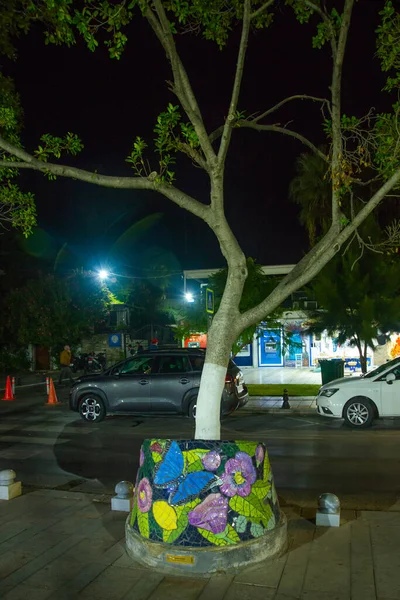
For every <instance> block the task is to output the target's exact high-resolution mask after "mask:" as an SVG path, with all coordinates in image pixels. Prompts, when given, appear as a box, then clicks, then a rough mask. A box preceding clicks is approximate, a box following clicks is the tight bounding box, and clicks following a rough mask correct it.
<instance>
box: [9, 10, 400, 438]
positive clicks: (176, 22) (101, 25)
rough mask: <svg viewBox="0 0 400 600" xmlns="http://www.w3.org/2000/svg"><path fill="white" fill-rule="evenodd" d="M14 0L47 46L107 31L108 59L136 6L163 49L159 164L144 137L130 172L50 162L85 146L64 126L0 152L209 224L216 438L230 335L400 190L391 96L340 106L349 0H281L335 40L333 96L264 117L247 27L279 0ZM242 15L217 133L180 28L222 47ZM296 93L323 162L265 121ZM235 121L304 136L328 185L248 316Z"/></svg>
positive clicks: (12, 164)
mask: <svg viewBox="0 0 400 600" xmlns="http://www.w3.org/2000/svg"><path fill="white" fill-rule="evenodd" d="M10 4H11V6H13V5H18V6H19V8H20V9H22V15H23V16H22V17H21V16H20V12H21V11H19V12H18V19H22V21H23V20H24V19H28V21H29V18H32V19H36V20H41V21H42V22H43V23H44V27H45V35H46V40H47V41H48V42H50V43H67V44H72V43H74V42H75V37H76V35H79V36H82V37H83V38H84V40H85V41H86V43H87V45H88V48H89V49H90V50H94V49H95V48H96V46H97V45H98V43H99V42H98V39H99V35H100V34H101V36H102V37H103V38H104V37H105V38H106V39H105V43H106V45H107V46H108V48H109V52H110V56H111V57H114V58H117V59H118V58H119V57H120V55H121V52H122V51H123V48H124V45H125V44H126V42H127V39H128V35H127V34H129V25H130V22H131V20H132V18H133V14H134V9H136V8H139V9H140V12H141V15H142V16H143V18H144V19H145V20H146V21H147V23H148V24H149V25H150V27H151V29H152V30H153V32H154V34H155V35H156V36H157V38H158V40H159V42H160V44H161V46H162V48H163V49H164V51H165V53H166V56H167V59H168V61H169V63H170V66H171V71H172V80H171V81H170V82H168V87H169V89H170V91H171V92H172V93H173V94H174V95H175V97H176V98H177V100H178V102H179V105H175V104H172V103H170V104H169V105H168V107H167V109H166V110H165V111H164V112H162V113H161V114H160V115H159V116H158V117H157V119H156V124H155V128H154V132H155V139H154V145H155V150H156V154H157V155H158V162H157V164H156V166H153V167H151V168H148V161H147V156H146V150H147V143H146V142H145V141H144V140H143V139H141V138H139V137H137V138H136V139H135V141H134V142H133V149H132V152H131V154H130V155H129V156H128V158H127V161H128V162H129V163H130V164H131V165H132V168H133V172H134V176H132V177H120V176H108V175H101V174H99V173H96V172H89V171H85V170H82V169H78V168H75V167H71V166H68V165H63V164H58V163H56V162H52V160H51V159H52V158H59V157H60V155H61V154H62V153H65V152H66V153H71V154H76V153H77V152H79V150H80V149H81V148H82V143H81V141H80V140H79V139H78V138H77V136H76V135H74V134H72V133H67V135H66V136H65V137H63V138H60V137H53V136H51V135H49V134H45V135H43V136H42V138H41V141H40V145H39V146H38V148H37V149H36V150H34V151H33V152H28V151H27V150H25V149H22V148H21V146H20V145H18V144H17V143H16V142H15V140H12V139H10V137H9V136H8V135H7V134H6V133H7V132H5V133H4V132H3V135H1V136H0V148H2V150H3V152H4V153H5V156H6V157H7V159H3V160H2V161H0V167H3V169H4V170H7V169H10V168H11V169H13V170H19V169H31V170H34V171H38V172H40V173H44V174H45V175H46V176H48V177H49V178H50V179H51V178H54V177H69V178H73V179H76V180H80V181H85V182H88V183H91V184H94V185H101V186H107V187H112V188H117V189H118V188H119V189H142V190H155V191H157V192H158V193H160V194H162V195H164V196H165V197H166V198H168V199H169V200H171V201H172V202H174V203H175V204H177V205H178V206H180V207H182V208H184V209H185V210H188V211H189V212H191V213H192V214H193V215H195V216H197V217H198V218H199V219H201V220H203V221H204V222H205V223H206V224H207V225H208V226H209V227H210V228H211V230H212V231H213V232H214V234H215V236H216V238H217V240H218V242H219V245H220V248H221V252H222V254H223V256H224V258H225V260H226V262H227V269H228V276H227V280H226V285H225V289H224V293H223V296H222V299H221V303H220V306H219V309H218V312H217V313H216V314H215V317H214V320H213V324H212V327H211V329H210V331H209V336H208V348H207V354H206V361H205V365H204V369H203V374H202V379H201V386H200V390H199V396H198V400H197V418H196V434H195V435H196V438H203V439H219V437H220V423H219V416H220V398H221V393H222V390H223V386H224V381H225V373H226V367H227V364H228V360H229V354H230V350H231V347H232V344H233V342H234V341H235V340H236V339H237V338H238V336H239V335H240V334H241V332H242V331H244V330H245V329H246V328H247V327H250V326H251V325H254V324H256V323H257V322H259V321H260V320H261V319H263V318H264V317H265V315H268V314H270V313H271V312H272V311H274V310H275V309H276V308H277V307H278V306H279V305H280V304H281V303H282V302H283V300H284V299H285V298H286V297H288V296H289V295H290V294H291V293H292V292H293V291H295V290H296V289H298V288H299V287H302V286H304V285H306V284H307V283H308V282H310V281H311V280H312V279H313V278H314V277H315V276H316V275H317V274H318V272H319V271H320V270H321V269H322V268H323V267H324V266H325V265H326V264H327V263H328V262H329V261H330V260H331V259H332V258H333V257H334V256H335V254H336V253H337V252H338V251H339V249H340V248H341V246H342V245H343V244H344V243H345V242H346V241H347V240H349V238H351V236H353V235H354V232H355V231H356V230H357V228H358V227H359V226H360V224H361V223H362V222H363V221H364V219H365V218H366V217H367V216H368V215H369V214H370V213H371V212H372V211H373V210H374V209H375V208H376V207H377V206H378V205H379V203H380V202H381V201H382V200H383V199H384V198H385V197H386V196H387V195H388V194H389V193H390V192H391V191H392V190H394V189H396V187H398V186H399V182H400V144H398V141H399V134H398V128H397V121H398V114H399V110H400V103H399V102H396V101H395V104H394V105H393V110H392V111H391V112H389V113H385V114H381V115H376V116H375V117H374V118H371V119H369V120H368V119H367V120H366V119H365V118H364V117H362V116H360V117H356V116H351V117H348V116H346V115H344V114H342V109H341V87H342V69H343V62H344V57H345V50H346V45H347V38H348V35H349V30H350V22H351V18H352V13H353V7H354V0H344V2H343V1H339V0H336V1H333V2H332V3H330V4H331V5H333V6H334V7H333V8H329V9H328V8H327V7H326V5H325V4H324V3H322V2H320V1H319V0H314V1H313V0H286V4H287V5H289V7H290V9H291V10H293V11H294V14H295V16H296V18H297V19H298V21H299V22H300V23H307V22H309V21H310V19H315V20H317V21H318V23H317V32H316V35H315V36H314V38H313V45H314V46H315V47H316V48H322V47H323V46H325V45H327V46H328V47H329V48H330V54H331V57H332V71H331V74H332V76H331V82H330V86H329V96H330V97H328V98H316V97H314V96H310V95H306V94H298V95H294V96H290V97H287V98H284V99H283V100H282V101H281V102H279V103H278V104H276V105H275V106H272V107H271V108H268V109H266V110H265V109H262V112H261V113H260V114H258V115H257V116H254V115H253V116H248V115H247V114H246V112H245V111H243V110H239V107H238V102H239V95H240V90H241V86H242V79H243V73H244V66H245V58H246V50H247V46H248V42H249V33H250V31H251V29H252V28H256V29H264V28H267V27H268V26H270V25H271V22H272V20H273V10H274V9H275V8H277V7H278V6H280V3H279V2H275V0H266V1H263V0H232V2H230V3H229V4H227V3H226V1H225V0H215V1H213V2H209V1H208V0H191V1H189V2H183V3H180V2H175V1H171V0H165V1H162V0H133V1H132V2H131V3H130V4H127V3H126V2H125V1H124V0H123V1H122V2H119V3H116V4H114V3H111V2H108V1H107V0H105V1H102V2H96V0H95V1H94V2H93V0H90V1H89V0H82V2H74V1H71V0H59V1H58V2H57V3H55V2H53V1H51V2H50V0H43V1H42V2H41V3H39V4H38V5H36V4H33V3H32V2H31V1H30V0H13V1H11V0H10ZM379 8H381V9H382V10H381V13H380V14H381V24H380V26H379V28H378V30H377V55H378V57H379V59H380V60H381V64H382V69H383V70H384V71H385V72H387V73H388V79H387V84H386V89H387V91H389V92H393V91H396V90H397V89H398V87H399V85H400V41H399V39H400V36H399V32H400V16H399V13H398V12H397V11H396V10H395V9H394V7H393V4H392V2H391V1H390V0H382V2H380V3H379V6H378V9H379ZM239 22H240V23H241V37H240V43H239V48H238V54H237V62H236V69H235V76H234V82H233V86H232V89H231V92H230V100H229V105H228V106H227V110H226V116H225V118H224V119H223V123H222V125H221V126H220V127H219V128H218V129H217V130H215V131H213V132H211V133H210V132H209V131H208V130H207V127H206V124H205V122H204V119H203V115H202V113H201V110H200V107H199V104H198V101H197V99H196V96H195V93H194V91H193V87H192V85H191V82H190V77H189V75H188V73H187V71H186V69H185V67H184V64H183V59H182V57H181V55H180V53H179V50H178V48H177V45H176V36H177V32H178V30H179V28H180V27H181V26H183V28H186V31H187V30H188V29H189V30H191V31H195V32H196V33H198V32H201V33H202V35H203V36H204V37H205V38H207V39H209V40H213V41H215V42H216V43H217V44H218V45H219V46H220V47H223V46H224V45H225V43H226V41H227V38H228V35H229V32H230V30H231V29H232V28H233V27H234V26H235V25H236V24H237V23H239ZM27 27H29V22H28V23H26V22H23V23H22V25H21V24H20V23H19V21H17V23H16V24H15V29H16V30H17V32H19V31H21V32H22V31H24V30H25V29H26V28H27ZM11 31H12V30H11ZM103 34H104V35H103ZM2 36H5V37H6V41H7V39H8V40H9V34H4V33H2ZM0 41H1V37H0ZM358 50H359V47H358ZM277 52H278V50H277ZM211 93H213V90H211ZM299 99H302V100H309V101H311V102H314V103H316V104H317V105H318V106H319V107H322V108H323V109H324V111H325V118H324V121H323V128H324V132H325V134H326V138H327V143H328V144H329V154H328V158H327V157H326V156H325V155H324V154H323V153H321V151H320V150H318V148H317V147H316V146H315V144H314V143H313V142H312V141H311V140H309V139H307V138H306V137H305V136H303V135H301V134H300V133H298V132H297V131H295V130H292V129H289V128H288V127H286V126H280V125H276V124H270V123H268V122H266V120H267V118H268V117H270V116H271V115H273V114H274V113H275V112H276V111H278V110H279V109H280V108H281V107H282V106H283V105H286V104H288V103H290V102H295V101H296V100H299ZM183 115H185V116H183ZM236 128H239V129H243V128H250V129H254V130H256V131H270V132H275V133H279V134H281V135H286V136H290V137H292V138H295V139H297V140H298V141H300V142H301V143H303V144H305V145H306V146H307V147H308V148H309V149H311V150H312V151H313V152H315V153H316V154H317V155H319V156H320V157H321V158H322V159H323V160H326V161H327V165H328V169H329V176H330V181H331V221H330V228H329V230H328V231H327V233H326V234H325V235H324V236H323V237H322V238H321V240H320V241H319V242H318V243H317V244H316V245H315V246H314V247H313V248H312V249H311V251H310V252H309V253H308V254H307V255H306V256H304V257H303V259H302V260H300V262H299V263H298V264H297V265H296V267H295V268H294V269H293V270H292V271H291V272H290V273H289V274H288V275H287V276H286V277H285V278H284V279H282V281H281V282H280V283H279V284H278V285H277V286H276V287H275V288H274V290H273V291H272V292H271V293H270V294H269V295H268V296H267V297H266V298H264V299H263V300H262V301H261V302H260V303H259V304H258V305H257V306H255V307H253V308H250V309H248V310H246V311H245V312H241V311H240V308H239V306H240V301H241V297H242V292H243V287H244V284H245V281H246V278H247V265H246V257H245V255H244V253H243V251H242V249H241V247H240V246H239V243H238V241H237V239H236V237H235V236H234V234H233V232H232V230H231V228H230V226H229V224H228V222H227V219H226V216H225V212H224V171H225V163H226V157H227V154H228V150H229V146H230V143H231V139H232V134H233V131H234V129H236ZM177 152H181V153H183V154H184V155H186V156H187V157H188V158H189V159H190V160H191V161H192V163H194V165H195V167H197V168H201V169H203V170H204V172H205V173H206V175H207V177H208V179H209V186H210V202H209V203H208V204H205V203H203V202H201V201H199V200H197V199H196V198H194V197H192V196H189V195H188V194H187V193H185V192H184V191H182V190H180V189H179V188H177V187H176V186H175V185H174V184H173V182H174V180H175V172H174V171H173V168H174V167H173V165H174V161H175V154H176V153H177ZM371 168H373V169H374V170H375V172H376V177H377V179H379V181H380V183H381V185H380V187H379V189H378V190H377V191H376V192H375V193H374V194H373V195H372V197H371V198H369V199H368V201H367V202H365V204H364V205H363V206H362V208H361V209H360V210H359V211H358V212H354V213H353V212H350V213H347V214H346V212H344V210H343V207H342V203H341V198H342V196H343V195H344V194H346V193H348V192H349V190H351V189H352V188H353V187H356V186H357V185H359V184H363V183H365V177H366V174H367V173H368V172H369V170H370V169H371ZM13 172H14V171H13Z"/></svg>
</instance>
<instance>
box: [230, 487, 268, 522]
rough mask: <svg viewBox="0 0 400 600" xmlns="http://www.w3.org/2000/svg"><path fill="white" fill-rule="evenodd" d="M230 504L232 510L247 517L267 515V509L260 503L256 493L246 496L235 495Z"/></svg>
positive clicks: (258, 517)
mask: <svg viewBox="0 0 400 600" xmlns="http://www.w3.org/2000/svg"><path fill="white" fill-rule="evenodd" d="M229 506H230V508H231V509H232V510H234V511H236V512H237V513H239V515H243V516H245V517H250V518H252V517H255V518H257V519H262V518H263V517H264V516H265V509H264V507H263V506H262V504H261V503H260V501H259V499H258V498H257V496H256V495H255V494H253V493H252V494H250V495H249V496H246V497H245V498H242V497H241V496H234V497H233V498H231V499H230V500H229Z"/></svg>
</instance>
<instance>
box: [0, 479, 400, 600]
mask: <svg viewBox="0 0 400 600" xmlns="http://www.w3.org/2000/svg"><path fill="white" fill-rule="evenodd" d="M109 508H110V507H109V499H108V498H105V497H96V496H95V495H93V494H82V493H78V492H61V491H56V490H41V491H36V492H32V493H30V494H26V495H24V496H21V497H20V498H17V499H15V500H12V501H9V502H5V501H2V502H0V597H1V598H3V599H4V600H20V599H25V598H27V599H29V600H44V599H51V600H63V599H74V598H82V599H88V600H89V599H93V600H120V599H127V600H128V599H132V600H269V599H273V600H294V599H301V600H398V599H400V573H399V562H400V558H399V557H400V535H399V534H400V513H397V512H390V513H388V512H355V511H343V512H342V526H341V527H340V528H338V529H335V528H331V529H326V528H316V527H315V526H314V525H313V523H312V522H311V521H310V520H308V519H307V518H306V517H307V516H308V517H311V513H309V514H308V515H307V514H306V513H304V514H303V515H300V514H299V510H298V509H297V510H296V509H294V508H290V509H285V510H286V512H287V516H288V519H289V534H290V547H289V551H288V552H287V553H286V554H285V555H284V556H282V557H281V558H279V559H277V560H275V561H272V562H270V563H263V564H261V565H259V566H257V567H253V568H250V569H247V570H246V571H244V572H242V573H241V574H240V575H237V576H236V577H231V576H223V575H220V576H216V577H212V578H210V579H187V578H181V577H163V576H162V575H160V574H159V573H157V572H156V571H154V570H151V569H145V568H143V567H141V566H140V565H138V564H135V563H134V562H133V561H132V560H131V559H130V558H129V557H128V556H127V555H126V553H125V549H124V522H125V519H126V514H125V513H115V512H111V511H110V509H109Z"/></svg>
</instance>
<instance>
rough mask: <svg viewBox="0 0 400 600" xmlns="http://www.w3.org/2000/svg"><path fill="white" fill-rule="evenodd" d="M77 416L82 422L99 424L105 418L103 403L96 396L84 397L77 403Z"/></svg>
mask: <svg viewBox="0 0 400 600" xmlns="http://www.w3.org/2000/svg"><path fill="white" fill-rule="evenodd" d="M79 414H80V415H81V417H82V419H83V420H84V421H88V422H89V423H99V422H100V421H102V420H103V419H104V417H105V416H106V409H105V408H104V403H103V401H102V399H101V398H99V396H96V394H88V395H87V396H84V397H83V398H82V400H81V401H80V403H79Z"/></svg>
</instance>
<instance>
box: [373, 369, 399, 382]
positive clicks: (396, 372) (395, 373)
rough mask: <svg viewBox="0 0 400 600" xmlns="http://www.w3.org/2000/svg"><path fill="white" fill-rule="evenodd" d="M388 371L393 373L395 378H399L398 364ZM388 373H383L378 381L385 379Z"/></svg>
mask: <svg viewBox="0 0 400 600" xmlns="http://www.w3.org/2000/svg"><path fill="white" fill-rule="evenodd" d="M389 373H393V375H394V376H395V377H396V379H400V365H397V367H395V368H394V369H392V370H391V371H389ZM389 373H385V374H384V375H382V377H379V379H378V381H386V377H387V376H388V375H389Z"/></svg>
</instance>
